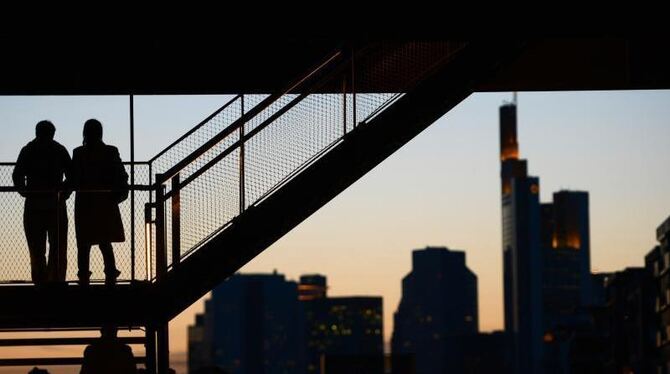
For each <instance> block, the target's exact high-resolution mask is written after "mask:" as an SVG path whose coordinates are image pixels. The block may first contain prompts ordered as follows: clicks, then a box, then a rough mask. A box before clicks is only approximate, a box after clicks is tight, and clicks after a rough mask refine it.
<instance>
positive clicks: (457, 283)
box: [391, 247, 479, 374]
mask: <svg viewBox="0 0 670 374" xmlns="http://www.w3.org/2000/svg"><path fill="white" fill-rule="evenodd" d="M394 322H395V323H394V331H393V337H392V340H391V349H392V351H393V354H394V355H396V354H399V355H405V354H413V355H414V362H415V364H416V373H417V374H427V373H443V372H453V373H455V372H460V371H461V370H462V365H463V359H462V357H461V355H460V353H461V352H460V349H461V347H460V345H459V341H460V337H462V336H464V335H466V336H467V335H474V334H477V332H478V324H479V318H478V310H477V277H476V275H475V274H474V273H473V272H472V271H470V269H468V267H467V266H466V263H465V253H464V252H462V251H453V250H449V249H447V248H445V247H428V248H425V249H420V250H414V251H413V252H412V271H411V272H410V273H409V274H408V275H407V276H405V278H403V280H402V299H401V300H400V305H398V310H397V311H396V313H395V315H394Z"/></svg>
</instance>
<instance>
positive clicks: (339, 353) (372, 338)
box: [298, 274, 384, 374]
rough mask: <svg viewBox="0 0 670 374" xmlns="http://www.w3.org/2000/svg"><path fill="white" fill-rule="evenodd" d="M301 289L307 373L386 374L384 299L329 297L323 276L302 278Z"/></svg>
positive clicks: (374, 297)
mask: <svg viewBox="0 0 670 374" xmlns="http://www.w3.org/2000/svg"><path fill="white" fill-rule="evenodd" d="M298 289H299V291H300V295H299V297H300V300H301V302H302V305H303V307H304V310H305V335H306V350H307V352H306V361H307V365H306V368H307V370H306V371H307V373H309V374H311V373H322V372H323V371H325V372H327V373H330V372H351V373H353V372H361V373H382V372H383V368H384V339H383V331H384V328H383V309H382V298H381V297H378V296H349V297H327V294H326V290H327V281H326V277H325V276H323V275H319V274H311V275H303V276H301V277H300V284H299V285H298ZM329 369H330V370H329Z"/></svg>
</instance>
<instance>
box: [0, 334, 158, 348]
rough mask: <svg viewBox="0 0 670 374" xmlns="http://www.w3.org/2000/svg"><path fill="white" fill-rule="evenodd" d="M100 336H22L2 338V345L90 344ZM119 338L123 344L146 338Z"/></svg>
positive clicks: (143, 340)
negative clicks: (19, 337)
mask: <svg viewBox="0 0 670 374" xmlns="http://www.w3.org/2000/svg"><path fill="white" fill-rule="evenodd" d="M99 339H100V338H97V337H95V338H94V337H89V338H80V337H75V338H21V339H0V347H26V346H38V345H89V344H92V343H94V342H96V341H98V340H99ZM118 340H119V341H120V342H121V343H123V344H144V342H145V339H144V337H141V336H124V337H119V338H118Z"/></svg>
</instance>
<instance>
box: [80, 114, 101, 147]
mask: <svg viewBox="0 0 670 374" xmlns="http://www.w3.org/2000/svg"><path fill="white" fill-rule="evenodd" d="M101 141H102V123H100V121H98V120H97V119H93V118H91V119H89V120H88V121H86V123H84V144H91V143H99V142H101Z"/></svg>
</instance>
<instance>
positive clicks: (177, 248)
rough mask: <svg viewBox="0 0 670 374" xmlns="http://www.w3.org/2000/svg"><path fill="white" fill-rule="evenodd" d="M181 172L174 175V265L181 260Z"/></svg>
mask: <svg viewBox="0 0 670 374" xmlns="http://www.w3.org/2000/svg"><path fill="white" fill-rule="evenodd" d="M180 192H181V191H180V189H179V173H177V174H175V176H174V177H172V267H173V268H174V267H175V266H177V265H178V264H179V262H180V261H181V222H180V215H181V212H180V211H181V196H180Z"/></svg>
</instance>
